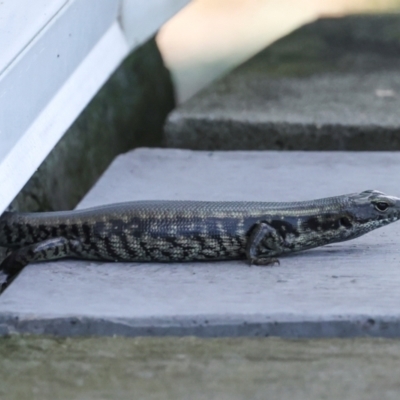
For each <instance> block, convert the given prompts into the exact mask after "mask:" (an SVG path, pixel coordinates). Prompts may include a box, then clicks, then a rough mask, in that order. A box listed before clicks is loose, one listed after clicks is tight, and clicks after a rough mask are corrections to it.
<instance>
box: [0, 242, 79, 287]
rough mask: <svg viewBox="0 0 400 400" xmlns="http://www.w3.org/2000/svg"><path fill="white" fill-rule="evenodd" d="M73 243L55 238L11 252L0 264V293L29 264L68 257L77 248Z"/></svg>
mask: <svg viewBox="0 0 400 400" xmlns="http://www.w3.org/2000/svg"><path fill="white" fill-rule="evenodd" d="M75 242H76V241H71V240H68V239H66V238H64V237H57V238H52V239H48V240H44V241H42V242H38V243H34V244H31V245H29V246H25V247H21V248H19V249H17V250H13V251H11V253H9V254H8V255H7V257H6V258H5V259H4V260H3V261H2V263H1V264H0V293H1V292H3V291H4V290H5V289H6V288H7V287H8V285H9V284H10V283H11V282H12V281H13V280H14V279H15V278H16V277H17V275H18V274H19V273H20V272H21V271H22V270H23V269H24V267H25V266H26V265H28V264H29V263H31V262H36V261H47V260H55V259H59V258H64V257H68V256H70V255H71V250H73V248H76V247H77V243H75Z"/></svg>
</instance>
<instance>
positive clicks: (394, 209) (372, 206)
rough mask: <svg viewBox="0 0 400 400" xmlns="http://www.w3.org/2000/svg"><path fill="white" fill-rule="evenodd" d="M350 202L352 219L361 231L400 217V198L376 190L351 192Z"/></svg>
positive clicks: (369, 229)
mask: <svg viewBox="0 0 400 400" xmlns="http://www.w3.org/2000/svg"><path fill="white" fill-rule="evenodd" d="M350 202H351V207H350V209H351V216H352V219H353V221H354V222H355V223H356V224H357V225H358V226H359V229H361V230H362V231H363V233H366V232H368V231H371V230H373V229H376V228H379V227H381V226H384V225H387V224H390V223H392V222H395V221H397V220H398V219H400V199H399V198H397V197H394V196H388V195H387V194H385V193H382V192H378V191H377V190H365V191H364V192H361V193H357V194H353V195H351V196H350Z"/></svg>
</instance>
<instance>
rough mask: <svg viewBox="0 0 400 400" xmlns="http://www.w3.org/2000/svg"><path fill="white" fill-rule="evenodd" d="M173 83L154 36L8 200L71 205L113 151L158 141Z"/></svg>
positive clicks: (43, 206) (23, 204) (29, 206)
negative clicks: (19, 189)
mask: <svg viewBox="0 0 400 400" xmlns="http://www.w3.org/2000/svg"><path fill="white" fill-rule="evenodd" d="M174 105H175V101H174V89H173V86H172V82H171V78H170V74H169V71H168V70H167V69H166V68H165V66H164V64H163V61H162V58H161V55H160V52H159V50H158V48H157V45H156V43H155V40H154V38H152V39H150V40H149V41H148V42H146V43H145V44H144V45H142V46H140V47H139V48H137V49H136V50H135V51H134V52H133V53H132V54H131V55H130V56H128V57H127V59H126V60H125V61H124V62H123V63H122V65H121V66H120V67H119V68H118V69H117V70H116V71H115V72H114V74H113V75H112V76H111V77H110V79H109V80H108V81H107V82H106V83H105V85H104V86H103V88H102V89H101V90H100V91H99V92H98V93H97V94H96V96H95V97H94V98H93V99H92V101H91V102H90V103H89V105H88V106H87V107H86V108H85V110H84V111H83V112H82V114H81V115H80V116H79V117H78V119H77V120H76V121H75V122H74V124H73V125H72V126H71V127H70V129H69V130H68V131H67V132H66V133H65V135H64V136H63V138H62V139H61V141H60V142H59V143H58V144H57V146H56V147H55V148H54V149H53V150H52V152H51V153H50V154H49V156H48V157H47V158H46V160H45V161H44V162H43V163H42V165H41V166H40V167H39V169H38V171H37V172H36V173H35V174H34V175H33V176H32V178H31V179H30V180H29V182H28V183H27V184H26V185H25V187H24V188H23V189H22V191H21V192H20V194H19V195H18V196H17V198H16V199H15V200H14V202H13V206H14V207H15V208H16V209H18V210H21V211H51V210H64V209H71V208H73V207H75V206H76V204H77V203H78V201H79V200H80V199H81V198H82V197H83V196H84V195H85V194H86V193H87V192H88V190H89V189H90V187H91V186H92V185H93V184H94V182H95V181H96V180H97V179H98V178H99V176H100V175H101V174H102V173H103V172H104V170H105V169H106V168H107V167H108V165H109V164H110V163H111V161H112V160H113V159H114V157H116V156H117V155H118V154H121V153H123V152H126V151H128V150H130V149H132V148H134V147H137V146H160V144H161V141H162V128H163V125H164V121H165V118H166V116H167V114H168V112H170V111H171V110H172V109H173V107H174Z"/></svg>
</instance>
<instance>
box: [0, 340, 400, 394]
mask: <svg viewBox="0 0 400 400" xmlns="http://www.w3.org/2000/svg"><path fill="white" fill-rule="evenodd" d="M399 364H400V341H398V340H382V339H333V340H332V339H325V340H282V339H278V338H265V339H247V338H239V339H199V338H193V337H186V338H43V337H32V336H12V337H5V338H0V399H7V400H13V399H18V400H24V399H30V400H35V399H41V400H43V399H52V400H57V399H77V400H78V399H79V400H91V399H96V400H99V399H113V400H115V399H149V400H150V399H171V400H172V399H173V400H180V399H191V400H192V399H193V400H197V399H199V400H200V399H204V400H205V399H207V400H209V399H218V400H224V399H233V400H235V399H238V400H239V399H291V400H293V399H295V400H296V399H304V400H313V399H349V400H350V399H351V400H353V399H363V400H368V399H371V400H372V399H378V398H379V399H382V400H383V399H396V400H397V399H398V398H399V396H400V371H399V368H398V367H399Z"/></svg>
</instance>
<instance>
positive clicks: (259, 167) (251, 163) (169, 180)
mask: <svg viewBox="0 0 400 400" xmlns="http://www.w3.org/2000/svg"><path fill="white" fill-rule="evenodd" d="M399 174H400V153H397V152H392V153H390V152H379V153H376V152H375V153H373V152H372V153H368V152H364V153H352V152H316V153H313V152H193V151H188V150H161V149H138V150H135V151H133V152H130V153H127V154H125V155H122V156H120V157H118V158H117V159H116V160H115V161H114V163H113V164H112V165H111V167H110V168H109V169H108V170H107V172H106V173H105V174H104V176H103V177H102V178H101V179H100V180H99V181H98V183H97V184H96V185H95V186H94V188H93V189H92V190H91V192H90V193H89V194H88V195H87V196H86V198H85V199H84V200H83V201H82V202H81V203H80V205H79V208H84V207H89V206H95V205H100V204H107V203H113V202H117V201H127V200H139V199H192V200H194V199H197V200H265V201H267V200H268V201H269V200H270V201H294V200H306V199H312V198H318V197H325V196H331V195H337V194H343V193H348V192H355V191H362V190H366V189H371V188H373V189H379V190H382V191H384V192H388V193H392V194H397V195H399V191H400V190H399V187H398V182H397V179H396V177H397V176H398V175H399ZM399 242H400V224H393V225H391V226H388V227H385V228H382V229H380V230H377V231H374V232H371V233H369V234H368V235H366V236H363V237H361V238H359V239H356V240H353V241H349V242H345V243H339V244H335V245H330V246H325V247H322V248H319V249H315V250H311V251H307V252H303V253H299V254H297V255H294V256H291V257H285V258H282V259H281V266H280V267H274V268H261V267H249V266H248V265H246V264H245V263H244V262H241V261H237V262H214V263H209V262H205V263H186V264H185V263H182V264H179V263H176V264H169V265H168V264H145V263H126V264H123V263H121V264H114V263H112V264H111V263H94V262H84V261H58V262H52V263H45V264H44V263H42V264H35V265H30V266H28V267H27V268H26V269H25V270H24V271H23V272H22V273H21V275H20V276H19V277H18V279H17V280H16V281H15V282H14V283H13V284H12V285H11V286H10V287H9V288H8V289H7V290H6V291H5V292H4V294H3V295H2V296H1V297H0V332H1V333H2V334H8V333H11V332H15V331H16V332H31V333H39V334H43V333H45V334H57V335H113V334H118V335H128V336H131V335H199V336H240V335H250V336H268V335H280V336H285V337H322V336H326V337H335V336H339V337H345V336H357V335H371V336H386V337H395V336H400V311H399V306H398V305H399V304H400V290H399V287H400V264H399V261H400V246H399Z"/></svg>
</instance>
